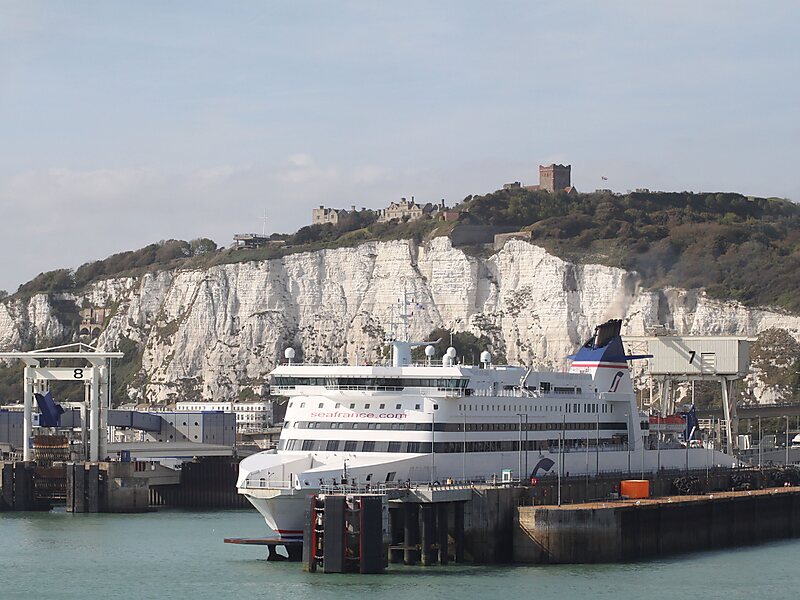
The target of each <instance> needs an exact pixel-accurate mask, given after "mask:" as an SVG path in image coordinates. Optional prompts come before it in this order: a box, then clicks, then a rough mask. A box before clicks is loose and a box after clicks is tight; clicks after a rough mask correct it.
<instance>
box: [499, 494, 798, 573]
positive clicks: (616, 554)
mask: <svg viewBox="0 0 800 600" xmlns="http://www.w3.org/2000/svg"><path fill="white" fill-rule="evenodd" d="M797 535H800V487H785V488H773V489H765V490H753V491H742V492H714V493H711V494H706V495H702V496H676V497H666V498H657V499H648V500H636V501H633V500H628V501H617V502H595V503H587V504H575V505H569V506H521V507H519V508H518V509H517V518H516V519H515V522H514V535H513V559H514V562H518V563H604V562H620V561H629V560H641V559H647V558H653V557H657V556H663V555H668V554H675V553H679V552H692V551H698V550H709V549H717V548H725V547H733V546H742V545H748V544H754V543H758V542H763V541H767V540H774V539H780V538H787V537H794V536H797Z"/></svg>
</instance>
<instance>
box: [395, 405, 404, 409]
mask: <svg viewBox="0 0 800 600" xmlns="http://www.w3.org/2000/svg"><path fill="white" fill-rule="evenodd" d="M402 406H403V405H402V404H395V405H394V407H395V409H396V410H400V408H401V407H402Z"/></svg>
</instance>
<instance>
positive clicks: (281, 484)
mask: <svg viewBox="0 0 800 600" xmlns="http://www.w3.org/2000/svg"><path fill="white" fill-rule="evenodd" d="M242 487H243V488H244V489H246V490H291V489H294V486H293V485H292V482H291V480H286V479H283V480H282V479H267V478H265V477H258V478H256V477H248V478H247V479H245V480H244V485H243V486H242Z"/></svg>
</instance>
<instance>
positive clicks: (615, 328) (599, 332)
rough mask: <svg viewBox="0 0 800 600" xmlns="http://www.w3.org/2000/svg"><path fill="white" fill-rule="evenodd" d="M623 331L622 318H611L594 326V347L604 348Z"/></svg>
mask: <svg viewBox="0 0 800 600" xmlns="http://www.w3.org/2000/svg"><path fill="white" fill-rule="evenodd" d="M620 331H622V319H611V320H609V321H606V322H605V323H603V324H602V325H598V326H597V327H595V328H594V347H595V348H602V347H603V346H605V345H606V344H608V342H610V341H611V340H613V339H614V338H615V337H619V334H620Z"/></svg>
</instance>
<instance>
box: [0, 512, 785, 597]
mask: <svg viewBox="0 0 800 600" xmlns="http://www.w3.org/2000/svg"><path fill="white" fill-rule="evenodd" d="M264 535H266V528H265V525H264V522H263V520H262V519H261V517H260V516H259V515H258V514H257V513H256V512H255V511H252V510H245V511H221V512H198V511H178V510H164V509H162V510H159V511H158V512H153V513H145V514H136V515H87V514H70V513H66V512H64V511H63V509H61V510H56V511H53V512H50V513H0V599H1V600H6V599H15V598H24V599H25V600H34V599H38V598H48V599H50V598H52V599H71V598H81V599H93V598H102V599H113V598H189V599H197V600H202V599H215V600H219V599H225V598H236V599H238V600H244V599H247V600H249V599H251V598H270V599H277V600H284V599H308V600H312V599H313V600H325V599H330V598H337V599H343V598H348V599H351V598H372V599H375V600H379V599H384V598H385V599H392V600H398V599H400V598H409V599H411V600H429V599H431V600H432V599H437V598H454V599H455V598H457V599H459V600H478V599H480V600H498V599H499V596H500V595H502V598H503V600H512V599H514V600H517V599H525V598H548V599H549V598H552V599H557V600H570V599H573V598H574V599H580V600H589V599H591V600H602V599H613V600H626V599H631V600H633V599H636V600H641V599H642V598H657V599H659V600H660V599H663V598H669V599H672V598H692V599H696V598H700V599H703V600H709V599H715V598H719V599H724V600H736V599H738V598H742V599H748V600H771V599H785V598H792V597H794V596H795V595H796V594H797V592H798V584H800V567H798V557H800V541H795V540H793V541H783V542H774V543H768V544H763V545H760V546H750V547H746V548H738V549H731V550H724V551H716V552H697V553H691V554H685V555H681V556H677V557H671V558H668V559H660V560H653V561H646V562H636V563H626V564H616V565H615V564H606V565H555V566H553V565H546V566H536V565H530V566H464V565H459V566H447V567H439V566H437V567H404V566H398V565H391V566H390V570H389V573H387V574H386V575H325V574H322V573H305V572H303V568H302V565H301V564H299V563H274V562H266V560H264V559H265V555H266V549H265V548H263V547H259V546H241V545H233V544H225V543H223V538H225V537H259V536H264ZM686 543H687V547H690V546H691V540H687V542H686Z"/></svg>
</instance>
